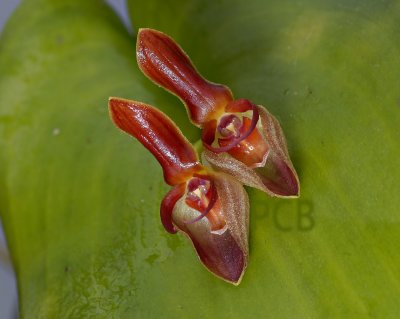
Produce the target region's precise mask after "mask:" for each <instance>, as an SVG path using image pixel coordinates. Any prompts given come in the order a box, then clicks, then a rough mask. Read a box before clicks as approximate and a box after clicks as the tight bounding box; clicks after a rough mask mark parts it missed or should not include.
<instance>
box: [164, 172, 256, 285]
mask: <svg viewBox="0 0 400 319" xmlns="http://www.w3.org/2000/svg"><path fill="white" fill-rule="evenodd" d="M213 179H214V182H215V185H216V188H217V192H218V198H219V199H220V207H221V208H220V209H221V210H222V214H223V216H224V217H225V220H226V226H225V227H224V228H223V229H220V230H217V231H212V230H211V225H210V222H209V220H208V219H207V218H203V219H201V220H199V221H198V222H196V223H192V224H187V223H185V221H186V220H192V219H194V218H196V217H197V216H199V214H200V213H199V212H198V211H197V210H195V209H193V208H191V207H190V206H188V205H186V203H185V201H184V199H183V198H181V199H179V200H178V201H177V202H176V205H175V207H174V211H173V217H172V218H173V222H174V224H175V225H176V227H177V228H178V229H179V230H180V231H182V232H183V233H184V234H186V235H187V236H188V237H189V238H190V240H191V241H192V244H193V246H194V248H195V250H196V252H197V255H198V256H199V258H200V260H201V262H202V263H203V264H204V266H205V267H206V268H207V269H208V270H209V271H211V272H212V273H213V274H214V275H216V276H218V277H220V278H222V279H224V280H225V281H228V282H230V283H232V284H235V285H238V284H239V283H240V280H241V278H242V276H243V274H244V271H245V268H246V266H247V260H248V255H249V252H248V232H249V201H248V197H247V193H246V192H245V190H244V188H243V186H242V185H241V184H240V183H239V182H238V181H236V180H235V179H233V178H232V177H230V176H227V175H226V174H223V173H217V174H214V175H213Z"/></svg>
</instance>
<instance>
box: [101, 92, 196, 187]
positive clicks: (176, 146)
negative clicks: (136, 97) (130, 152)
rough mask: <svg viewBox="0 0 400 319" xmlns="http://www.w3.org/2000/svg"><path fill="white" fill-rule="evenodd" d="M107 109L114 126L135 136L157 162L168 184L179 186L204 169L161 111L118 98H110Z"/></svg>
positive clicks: (185, 141) (191, 148) (187, 143)
mask: <svg viewBox="0 0 400 319" xmlns="http://www.w3.org/2000/svg"><path fill="white" fill-rule="evenodd" d="M109 109H110V115H111V117H112V119H113V121H114V123H115V124H116V125H117V126H118V127H119V128H120V129H121V130H123V131H125V132H127V133H128V134H130V135H132V136H133V137H135V138H136V139H137V140H138V141H139V142H140V143H142V144H143V145H144V146H145V147H146V148H147V149H148V150H149V151H150V152H151V153H152V154H153V155H154V156H155V158H156V159H157V160H158V161H159V163H160V164H161V166H162V168H163V172H164V179H165V181H166V182H167V183H168V184H170V185H177V184H181V183H183V182H185V181H186V180H187V179H188V178H190V177H191V176H192V175H193V174H194V173H196V172H200V171H201V170H202V169H203V168H202V166H201V164H200V163H199V159H198V157H197V153H196V151H195V150H194V149H193V147H192V145H191V144H190V143H189V141H188V140H187V139H186V138H185V137H184V136H183V135H182V132H181V131H180V130H179V128H178V127H177V126H176V125H175V124H174V122H172V120H171V119H170V118H168V117H167V116H166V115H165V114H164V113H162V112H161V111H159V110H157V109H156V108H154V107H152V106H150V105H147V104H144V103H140V102H136V101H130V100H125V99H120V98H110V100H109Z"/></svg>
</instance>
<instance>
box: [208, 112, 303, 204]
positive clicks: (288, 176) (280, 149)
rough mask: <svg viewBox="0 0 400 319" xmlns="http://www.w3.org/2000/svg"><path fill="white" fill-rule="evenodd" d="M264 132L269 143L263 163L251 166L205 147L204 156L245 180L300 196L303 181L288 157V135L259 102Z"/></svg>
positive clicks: (275, 193) (276, 192) (277, 193)
mask: <svg viewBox="0 0 400 319" xmlns="http://www.w3.org/2000/svg"><path fill="white" fill-rule="evenodd" d="M258 111H259V114H260V119H261V125H262V133H263V135H264V137H265V140H266V141H267V143H268V146H269V151H268V152H269V153H268V156H267V159H266V162H265V166H264V167H260V168H251V167H248V166H246V165H245V164H244V163H242V162H240V161H238V160H237V159H235V158H233V157H232V156H231V155H229V154H227V153H221V154H217V153H214V152H212V151H210V150H208V149H204V152H203V158H204V160H205V161H206V162H208V163H210V164H211V165H212V166H213V167H215V168H218V169H219V170H221V171H223V172H225V173H228V174H230V175H232V176H234V177H235V178H237V179H238V180H239V181H241V182H242V183H243V184H245V185H248V186H251V187H255V188H258V189H260V190H262V191H264V192H266V193H268V194H269V195H271V196H277V197H298V196H299V195H300V183H299V179H298V177H297V174H296V171H295V169H294V167H293V164H292V162H291V161H290V158H289V153H288V150H287V146H286V141H285V137H284V135H283V132H282V129H281V127H280V125H279V122H278V121H277V120H276V118H275V117H274V116H273V115H271V114H270V113H269V112H268V111H267V110H265V108H264V107H262V106H258Z"/></svg>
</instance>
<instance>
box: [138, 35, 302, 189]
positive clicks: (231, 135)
mask: <svg viewBox="0 0 400 319" xmlns="http://www.w3.org/2000/svg"><path fill="white" fill-rule="evenodd" d="M136 52H137V60H138V64H139V67H140V69H141V70H142V71H143V73H144V74H145V75H146V76H147V77H149V78H150V79H151V80H152V81H154V82H155V83H157V84H158V85H160V86H162V87H163V88H165V89H166V90H168V91H170V92H171V93H173V94H175V95H177V96H178V97H179V98H180V99H181V100H182V102H183V103H184V104H185V106H186V108H187V110H188V114H189V117H190V120H191V121H192V123H193V124H195V125H196V126H199V127H201V128H202V129H203V133H202V141H203V145H204V153H203V157H204V159H205V160H206V161H207V162H209V163H210V164H211V165H212V166H214V167H215V168H218V169H219V170H221V171H224V172H226V173H228V174H230V175H232V176H234V177H235V178H237V179H238V180H239V181H241V182H242V183H243V184H246V185H248V186H252V187H255V188H258V189H260V190H262V191H264V192H266V193H268V194H269V195H271V196H278V197H298V196H299V194H300V184H299V179H298V177H297V174H296V171H295V169H294V167H293V165H292V162H291V161H290V158H289V153H288V150H287V146H286V141H285V137H284V135H283V132H282V129H281V127H280V125H279V122H278V121H277V119H276V118H275V117H274V116H273V115H272V114H270V113H269V112H268V111H267V110H266V109H265V108H264V107H263V106H260V105H255V104H253V103H251V102H250V101H249V100H246V99H237V100H234V99H233V95H232V92H231V91H230V89H229V88H228V87H226V86H224V85H221V84H215V83H211V82H209V81H207V80H206V79H204V78H203V77H202V76H201V75H200V74H199V73H198V72H197V70H196V68H195V67H194V65H193V64H192V62H191V61H190V59H189V57H188V56H187V55H186V53H185V52H184V51H183V50H182V49H181V48H180V47H179V45H178V44H176V43H175V41H174V40H173V39H171V38H170V37H168V36H167V35H165V34H164V33H161V32H159V31H156V30H152V29H140V30H139V33H138V39H137V47H136Z"/></svg>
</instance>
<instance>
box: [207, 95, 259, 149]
mask: <svg viewBox="0 0 400 319" xmlns="http://www.w3.org/2000/svg"><path fill="white" fill-rule="evenodd" d="M251 110H252V112H253V116H252V118H251V124H250V126H249V128H248V130H247V131H246V132H244V133H242V134H239V136H238V137H234V138H231V141H230V143H229V144H228V145H225V146H221V147H214V146H212V143H213V142H214V139H215V130H216V129H218V126H216V122H214V121H210V122H208V123H209V126H215V129H214V134H212V129H211V128H208V129H207V128H205V130H204V131H203V133H204V134H203V135H202V140H203V144H204V146H205V147H206V148H207V149H208V150H210V151H212V152H214V153H223V152H227V151H230V150H231V149H232V148H234V147H235V146H236V145H237V144H238V143H240V142H241V141H243V140H245V139H246V138H247V137H249V135H250V134H251V133H252V132H253V131H254V129H255V128H256V126H257V123H258V119H259V113H258V108H257V106H256V105H254V104H253V103H251ZM206 125H207V124H206Z"/></svg>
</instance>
